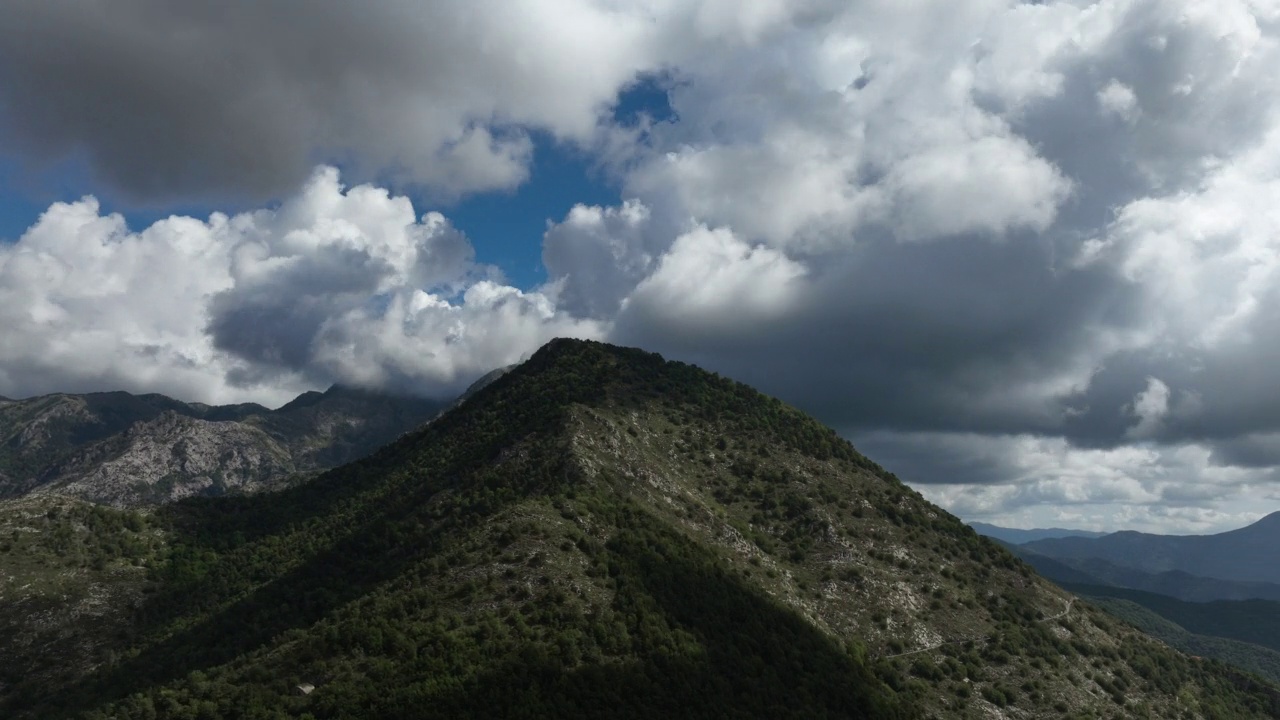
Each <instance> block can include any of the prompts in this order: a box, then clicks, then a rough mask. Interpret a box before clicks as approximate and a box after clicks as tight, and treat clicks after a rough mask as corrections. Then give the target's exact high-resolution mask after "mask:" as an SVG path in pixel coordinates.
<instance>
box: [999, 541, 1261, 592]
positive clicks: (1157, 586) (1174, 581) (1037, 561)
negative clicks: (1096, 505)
mask: <svg viewBox="0 0 1280 720" xmlns="http://www.w3.org/2000/svg"><path fill="white" fill-rule="evenodd" d="M1006 548H1007V549H1008V550H1009V551H1010V552H1012V553H1013V554H1014V555H1017V556H1018V557H1019V558H1021V559H1022V560H1023V562H1026V563H1027V564H1029V565H1031V567H1033V568H1035V569H1036V572H1038V573H1040V574H1041V575H1043V576H1045V577H1046V578H1048V579H1050V580H1052V581H1054V582H1056V583H1058V584H1062V583H1079V584H1084V585H1107V586H1111V587H1119V588H1128V589H1130V590H1142V591H1145V592H1150V593H1157V594H1160V595H1167V596H1168V597H1171V598H1175V599H1178V600H1185V601H1187V602H1211V601H1214V600H1276V601H1280V585H1276V584H1273V583H1262V582H1240V581H1230V580H1218V579H1216V578H1205V577H1199V576H1197V575H1191V574H1189V573H1185V572H1182V571H1180V570H1170V571H1168V572H1162V573H1147V572H1143V571H1141V570H1134V569H1133V568H1125V567H1120V566H1119V565H1115V564H1112V563H1109V562H1107V561H1106V560H1100V559H1098V558H1083V559H1072V558H1068V559H1063V560H1059V559H1055V558H1051V557H1048V556H1047V555H1041V554H1039V553H1036V552H1034V551H1032V550H1030V549H1028V548H1027V547H1025V546H1019V545H1013V544H1011V543H1010V544H1006Z"/></svg>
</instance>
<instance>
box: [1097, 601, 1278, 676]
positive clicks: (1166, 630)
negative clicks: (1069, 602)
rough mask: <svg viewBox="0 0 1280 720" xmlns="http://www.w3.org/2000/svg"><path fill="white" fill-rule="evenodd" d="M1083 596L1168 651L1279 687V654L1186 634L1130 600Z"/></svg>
mask: <svg viewBox="0 0 1280 720" xmlns="http://www.w3.org/2000/svg"><path fill="white" fill-rule="evenodd" d="M1086 596H1087V597H1088V598H1089V601H1090V602H1092V603H1093V604H1095V605H1097V606H1098V607H1100V608H1102V609H1103V610H1106V611H1107V612H1108V613H1110V614H1111V615H1114V616H1115V617H1117V618H1120V619H1121V620H1124V621H1125V622H1127V623H1129V624H1130V625H1132V626H1134V627H1136V628H1138V629H1139V630H1141V631H1142V632H1144V633H1147V634H1148V635H1151V636H1152V637H1155V638H1158V639H1160V640H1161V641H1163V642H1166V643H1168V644H1169V646H1170V647H1173V648H1177V649H1178V650H1181V651H1182V652H1185V653H1187V654H1190V655H1194V656H1197V657H1207V658H1213V659H1215V660H1220V661H1222V662H1224V663H1226V664H1228V665H1234V666H1235V667H1238V668H1240V669H1242V670H1245V671H1247V672H1251V673H1254V674H1255V675H1257V676H1259V677H1262V678H1265V679H1267V680H1269V681H1270V682H1271V683H1272V684H1274V685H1277V686H1280V652H1277V651H1276V650H1272V649H1270V648H1266V647H1262V646H1261V645H1255V644H1253V643H1248V642H1242V641H1240V640H1230V639H1228V638H1222V637H1214V636H1212V635H1197V634H1195V633H1192V632H1188V631H1187V629H1186V628H1184V627H1182V626H1181V625H1179V624H1177V623H1175V622H1173V621H1171V620H1168V619H1166V618H1164V617H1162V616H1161V615H1159V614H1158V613H1156V612H1154V611H1152V610H1150V609H1149V608H1146V607H1144V606H1142V605H1139V604H1138V603H1136V602H1133V601H1132V600H1125V599H1123V598H1113V597H1107V596H1104V595H1086Z"/></svg>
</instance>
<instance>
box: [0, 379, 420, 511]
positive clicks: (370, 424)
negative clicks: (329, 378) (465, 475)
mask: <svg viewBox="0 0 1280 720" xmlns="http://www.w3.org/2000/svg"><path fill="white" fill-rule="evenodd" d="M441 407H442V404H441V403H438V402H434V401H429V400H420V399H414V398H397V397H390V396H386V395H381V394H378V393H372V392H365V391H361V390H354V389H349V388H342V387H333V388H331V389H329V391H327V392H324V393H319V392H310V393H305V394H303V395H301V396H299V397H298V398H297V399H295V400H293V401H292V402H290V403H289V404H287V405H285V406H284V407H281V408H279V409H278V410H268V409H267V408H264V407H262V406H260V405H253V404H244V405H228V406H208V405H202V404H198V403H197V404H188V403H183V402H180V401H177V400H173V399H171V398H167V397H164V396H163V395H130V394H129V393H124V392H113V393H90V394H87V395H67V394H59V395H46V396H43V397H37V398H31V399H28V400H20V401H10V402H8V403H5V404H3V405H0V498H4V497H18V496H21V495H25V494H28V493H32V492H36V493H57V494H64V495H71V496H75V497H79V498H83V499H88V500H92V501H95V502H102V503H108V504H112V505H116V506H120V507H124V506H131V507H136V506H141V505H148V504H154V503H159V502H169V501H172V500H176V499H179V498H182V497H187V496H190V495H215V494H223V493H227V492H245V491H250V490H258V489H264V488H274V487H280V486H283V485H285V484H288V483H289V482H292V481H296V479H298V478H299V477H302V476H306V475H308V474H313V473H315V472H316V471H319V470H324V469H328V468H332V467H335V466H338V465H341V464H343V463H346V462H350V461H352V460H355V459H357V458H359V457H363V456H364V455H367V454H368V453H370V452H372V451H373V450H375V449H377V448H378V447H380V446H381V445H384V444H385V443H387V442H390V441H391V440H394V439H395V438H396V437H398V436H399V435H401V434H403V433H404V432H406V431H408V430H411V429H412V428H414V427H416V426H418V425H420V424H422V423H424V422H426V421H428V420H430V419H431V418H432V417H434V416H435V415H436V414H437V413H438V412H439V411H440V409H441Z"/></svg>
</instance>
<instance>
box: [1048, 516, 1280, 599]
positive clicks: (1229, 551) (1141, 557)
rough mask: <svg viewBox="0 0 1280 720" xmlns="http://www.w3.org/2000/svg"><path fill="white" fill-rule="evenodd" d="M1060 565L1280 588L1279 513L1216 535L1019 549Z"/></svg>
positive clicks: (1115, 538) (1076, 541) (1142, 536)
mask: <svg viewBox="0 0 1280 720" xmlns="http://www.w3.org/2000/svg"><path fill="white" fill-rule="evenodd" d="M1024 547H1026V548H1027V549H1028V550H1031V551H1033V552H1036V553H1039V554H1041V555H1047V556H1049V557H1052V558H1057V559H1059V560H1085V559H1089V558H1097V559H1100V560H1103V561H1106V562H1108V563H1111V564H1113V565H1118V566H1120V567H1125V568H1133V569H1136V570H1140V571H1142V572H1146V573H1163V572H1170V571H1181V572H1185V573H1188V574H1190V575H1196V576H1199V577H1205V578H1216V579H1221V580H1233V581H1240V582H1263V583H1277V584H1280V563H1277V562H1275V550H1276V548H1277V547H1280V512H1276V513H1272V514H1270V515H1268V516H1266V517H1264V518H1262V519H1261V520H1259V521H1258V522H1256V523H1254V524H1252V525H1249V526H1247V527H1243V528H1240V529H1238V530H1231V531H1229V532H1224V533H1219V534H1217V535H1151V534H1147V533H1139V532H1130V531H1125V532H1117V533H1112V534H1110V535H1106V536H1104V537H1100V538H1079V537H1072V538H1056V539H1049V540H1036V541H1034V542H1029V543H1026V544H1025V545H1024Z"/></svg>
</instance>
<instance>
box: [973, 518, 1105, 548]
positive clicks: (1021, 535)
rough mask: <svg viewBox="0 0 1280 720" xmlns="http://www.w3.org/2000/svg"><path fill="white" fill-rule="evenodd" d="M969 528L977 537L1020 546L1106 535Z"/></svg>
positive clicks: (979, 524)
mask: <svg viewBox="0 0 1280 720" xmlns="http://www.w3.org/2000/svg"><path fill="white" fill-rule="evenodd" d="M969 527H971V528H973V529H974V530H976V531H978V534H979V535H986V536H987V537H989V538H994V539H996V540H1001V541H1003V542H1007V543H1012V544H1014V545H1021V544H1023V543H1028V542H1032V541H1034V540H1047V539H1050V538H1066V537H1084V538H1096V537H1102V536H1103V535H1106V533H1104V532H1094V531H1091V530H1066V529H1063V528H1036V529H1033V530H1019V529H1017V528H1006V527H1000V526H999V525H988V524H987V523H982V522H971V523H969Z"/></svg>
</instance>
